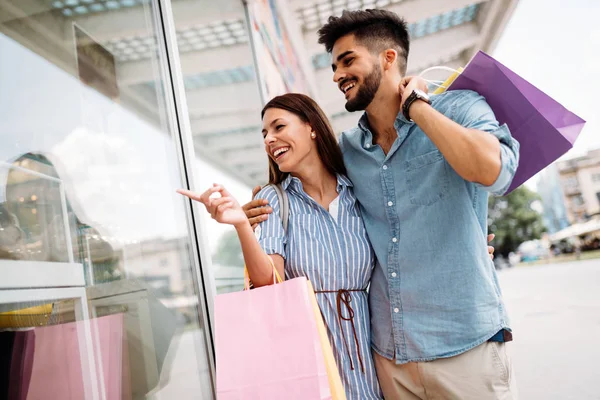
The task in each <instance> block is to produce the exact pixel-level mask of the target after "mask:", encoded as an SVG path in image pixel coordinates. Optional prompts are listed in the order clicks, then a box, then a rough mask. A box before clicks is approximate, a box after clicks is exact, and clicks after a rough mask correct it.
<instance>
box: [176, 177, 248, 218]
mask: <svg viewBox="0 0 600 400" xmlns="http://www.w3.org/2000/svg"><path fill="white" fill-rule="evenodd" d="M177 193H179V194H182V195H184V196H187V197H189V198H190V199H192V200H195V201H199V202H200V203H202V204H204V207H206V211H208V212H209V213H210V216H211V217H212V218H213V219H214V220H216V221H217V222H219V223H221V224H228V225H233V226H235V227H238V226H242V225H244V224H248V223H249V222H248V218H247V217H246V214H245V213H244V210H243V209H242V207H240V205H239V204H238V202H237V201H236V199H235V198H234V197H233V196H232V195H231V193H229V192H228V191H227V190H226V189H225V188H224V187H223V186H221V185H218V184H216V183H215V184H213V187H211V188H210V189H208V190H207V191H206V192H204V193H202V194H200V195H199V194H197V193H194V192H190V191H189V190H184V189H179V190H177ZM215 193H219V194H220V196H214V194H215Z"/></svg>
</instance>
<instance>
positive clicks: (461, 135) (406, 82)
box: [400, 77, 518, 191]
mask: <svg viewBox="0 0 600 400" xmlns="http://www.w3.org/2000/svg"><path fill="white" fill-rule="evenodd" d="M415 88H416V89H420V90H423V91H425V92H426V91H427V84H426V83H425V81H424V80H423V79H421V78H418V77H406V78H404V79H403V80H402V83H401V85H400V95H401V96H402V97H403V99H402V104H404V100H406V98H407V97H408V96H409V95H410V93H411V92H412V91H413V89H415ZM471 103H472V104H469V103H468V102H467V103H466V104H464V105H462V107H467V110H459V111H458V113H459V114H460V113H462V114H464V116H463V118H462V120H460V119H459V122H460V123H457V122H454V121H453V120H451V119H450V118H448V117H446V116H445V115H443V114H442V113H440V112H438V111H437V110H435V109H434V108H433V107H431V106H430V105H429V104H427V103H426V102H424V101H420V100H417V101H415V102H414V103H412V105H411V106H410V110H409V115H410V118H411V119H412V120H413V121H414V122H415V123H416V124H417V125H418V126H419V127H420V128H421V130H423V132H425V134H426V135H427V136H428V137H429V138H430V139H431V141H432V142H433V143H434V144H435V145H436V147H437V148H438V149H439V150H440V152H441V153H442V154H443V155H444V158H445V159H446V161H448V163H449V164H450V166H451V167H452V168H453V169H454V170H455V171H456V173H457V174H459V175H460V176H461V177H462V178H463V179H465V180H467V181H469V182H476V183H479V184H481V185H483V186H486V187H492V186H506V185H504V181H507V180H508V181H510V180H511V178H512V175H514V170H512V171H503V170H506V169H507V168H506V167H505V165H503V164H510V165H511V166H514V165H515V164H516V161H517V159H518V151H515V147H516V149H517V150H518V145H515V144H514V143H516V142H514V141H513V140H512V138H510V133H508V132H502V134H504V133H506V134H507V135H508V140H509V141H510V144H512V146H510V147H509V146H507V145H506V143H502V142H501V140H499V138H498V137H496V136H495V135H494V134H492V133H491V132H490V130H494V131H496V130H500V129H502V128H501V127H499V126H498V122H497V121H496V119H495V117H494V114H493V112H492V110H491V109H490V108H489V106H488V105H487V103H486V102H485V101H484V100H483V98H481V97H479V99H475V100H474V101H472V102H471ZM401 107H402V106H401ZM463 120H464V121H463ZM504 129H505V128H504ZM500 136H501V135H500ZM505 136H506V135H505ZM513 142H514V143H513ZM503 147H504V148H503ZM503 155H504V157H503ZM503 158H509V159H506V160H505V159H503ZM515 168H516V167H515ZM513 169H514V168H513ZM500 181H502V182H500ZM495 184H497V185H495ZM494 189H496V188H495V187H494ZM492 191H498V190H492Z"/></svg>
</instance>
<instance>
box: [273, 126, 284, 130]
mask: <svg viewBox="0 0 600 400" xmlns="http://www.w3.org/2000/svg"><path fill="white" fill-rule="evenodd" d="M281 128H283V125H277V127H276V128H275V129H277V130H278V131H279V130H281Z"/></svg>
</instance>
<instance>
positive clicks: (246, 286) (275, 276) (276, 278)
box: [244, 256, 283, 290]
mask: <svg viewBox="0 0 600 400" xmlns="http://www.w3.org/2000/svg"><path fill="white" fill-rule="evenodd" d="M267 258H268V259H269V262H270V263H271V268H273V284H276V283H281V282H283V279H281V276H280V275H279V272H278V271H277V268H275V263H274V262H273V259H272V258H271V257H270V256H267ZM244 290H250V275H249V274H248V268H247V267H246V266H245V265H244Z"/></svg>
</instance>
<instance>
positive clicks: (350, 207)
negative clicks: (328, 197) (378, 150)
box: [256, 176, 382, 400]
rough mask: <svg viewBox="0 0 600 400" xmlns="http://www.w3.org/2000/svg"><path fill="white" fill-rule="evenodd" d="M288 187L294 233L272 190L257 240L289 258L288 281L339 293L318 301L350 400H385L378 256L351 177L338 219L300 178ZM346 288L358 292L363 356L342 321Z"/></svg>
mask: <svg viewBox="0 0 600 400" xmlns="http://www.w3.org/2000/svg"><path fill="white" fill-rule="evenodd" d="M282 186H283V188H284V190H285V191H286V193H287V195H288V198H289V207H290V210H289V226H288V232H287V234H286V233H285V232H284V229H283V225H282V222H281V219H280V217H279V201H278V199H277V194H276V192H275V190H274V189H273V188H272V187H269V186H266V187H265V188H263V189H262V191H261V192H260V193H259V194H258V195H257V196H256V197H257V198H262V199H266V200H268V201H269V204H270V205H271V207H272V208H273V213H272V214H271V215H270V216H269V219H268V220H267V221H265V222H262V223H261V224H260V225H259V227H257V231H256V235H257V238H258V240H259V242H260V244H261V246H262V248H263V249H264V250H265V252H266V253H267V254H280V255H282V256H283V257H284V258H285V275H286V278H287V279H291V278H297V277H301V276H305V277H307V278H308V279H310V281H311V282H312V284H313V286H314V288H315V291H333V292H334V293H318V294H317V301H318V303H319V306H320V308H321V311H322V313H323V316H324V318H325V322H326V324H327V327H328V332H329V339H330V341H331V344H332V347H333V351H334V354H335V357H336V361H337V364H338V368H339V370H340V374H341V375H342V381H343V383H344V387H345V389H346V394H347V396H348V399H361V400H364V399H381V398H382V395H381V391H380V388H379V384H378V382H377V376H376V373H375V366H374V363H373V359H372V357H371V340H370V325H369V308H368V303H367V293H366V288H367V286H368V284H369V280H370V279H371V272H372V270H373V266H374V254H373V250H372V248H371V245H370V243H369V241H368V239H367V233H366V231H365V227H364V225H363V222H362V219H361V216H360V211H359V208H358V204H357V202H356V197H355V196H354V194H353V192H352V183H351V182H350V180H349V179H348V178H346V177H344V176H338V187H337V190H338V193H339V198H338V199H339V207H338V215H337V218H334V217H333V216H332V215H331V214H330V213H329V212H328V211H327V210H326V209H324V208H323V207H321V206H320V205H319V204H317V203H316V202H315V201H314V200H313V199H312V198H310V197H309V196H308V195H307V194H306V193H305V192H304V190H303V189H302V183H301V182H300V180H299V179H298V178H293V177H291V176H288V177H287V179H286V180H285V181H284V182H283V183H282ZM340 289H345V290H358V291H352V292H350V295H351V301H350V302H349V305H350V307H352V310H353V311H354V325H355V329H356V337H357V339H358V344H359V348H360V355H361V356H362V357H359V348H357V345H356V342H355V338H354V333H353V329H352V324H351V322H350V321H346V320H344V319H342V320H341V326H340V321H339V318H338V307H337V296H338V295H337V293H335V292H336V291H338V290H340ZM341 311H342V315H343V317H345V318H348V317H349V313H350V312H351V311H350V310H349V308H347V307H346V306H342V307H341ZM344 341H346V343H347V347H346V344H345V343H344ZM290 345H291V346H292V345H293V343H290ZM348 351H349V352H350V357H348ZM361 358H362V362H363V364H364V372H363V370H362V368H361V360H360V359H361Z"/></svg>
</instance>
